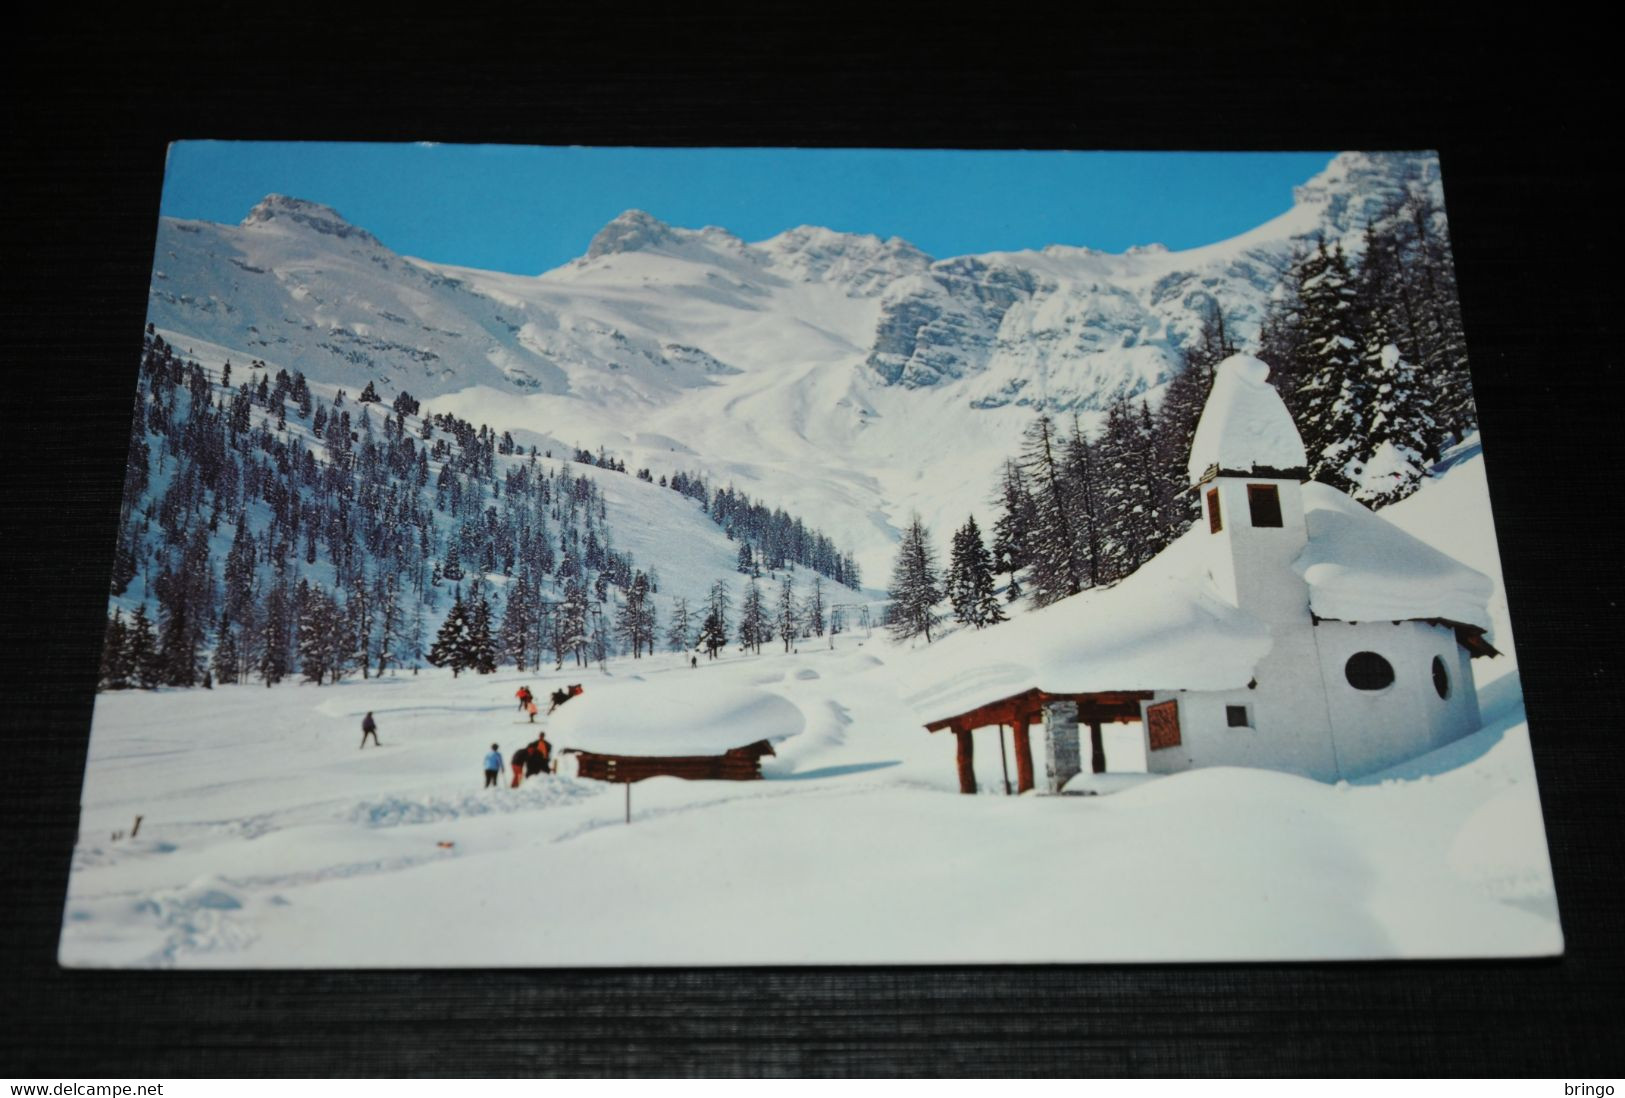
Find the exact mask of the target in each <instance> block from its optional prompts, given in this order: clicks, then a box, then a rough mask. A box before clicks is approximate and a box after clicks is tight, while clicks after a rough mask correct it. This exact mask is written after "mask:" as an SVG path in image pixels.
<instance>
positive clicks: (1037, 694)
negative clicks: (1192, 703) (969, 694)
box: [925, 688, 1152, 793]
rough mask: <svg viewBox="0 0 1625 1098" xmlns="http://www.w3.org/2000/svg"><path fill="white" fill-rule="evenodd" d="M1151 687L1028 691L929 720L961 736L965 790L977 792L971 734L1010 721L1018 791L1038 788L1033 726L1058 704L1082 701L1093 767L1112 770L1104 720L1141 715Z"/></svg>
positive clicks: (1080, 714)
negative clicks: (1108, 765) (1078, 691)
mask: <svg viewBox="0 0 1625 1098" xmlns="http://www.w3.org/2000/svg"><path fill="white" fill-rule="evenodd" d="M1151 696H1152V695H1151V692H1150V691H1148V690H1117V691H1107V692H1095V693H1087V694H1058V693H1055V694H1052V693H1050V692H1049V691H1046V690H1039V689H1036V688H1035V689H1032V690H1024V691H1022V692H1021V693H1019V694H1014V695H1012V696H1010V697H1008V698H1002V699H1000V700H999V701H995V702H989V703H988V704H986V705H979V706H977V707H976V708H975V709H971V710H967V711H966V712H964V713H959V714H957V715H955V716H952V717H943V718H942V719H940V720H935V721H932V722H930V723H929V724H927V725H926V726H925V727H926V729H927V731H930V732H939V731H941V730H942V729H945V728H946V729H950V730H952V732H953V734H954V738H955V739H956V740H957V741H958V752H957V754H958V763H959V791H960V792H961V793H975V792H976V767H975V757H976V755H975V744H974V742H973V740H972V738H971V733H972V732H974V731H975V730H976V729H978V728H986V727H987V726H989V725H995V724H997V725H1006V724H1007V725H1009V726H1010V728H1011V730H1012V731H1013V732H1014V738H1015V752H1016V792H1017V793H1025V792H1026V791H1027V790H1029V789H1032V788H1033V787H1034V782H1033V752H1032V743H1031V740H1030V737H1029V736H1028V729H1030V728H1031V727H1032V726H1033V725H1034V724H1037V723H1039V722H1040V721H1042V720H1043V719H1044V714H1045V712H1046V710H1048V709H1049V708H1050V707H1051V706H1053V705H1055V704H1056V703H1070V704H1071V705H1074V706H1076V712H1077V716H1076V720H1077V723H1078V724H1087V725H1088V726H1089V744H1090V769H1091V771H1092V772H1093V773H1096V774H1100V773H1103V772H1104V771H1105V769H1106V745H1105V739H1104V737H1103V735H1102V733H1101V725H1103V724H1106V723H1108V722H1116V723H1127V722H1130V721H1138V720H1139V719H1140V703H1141V702H1142V701H1146V700H1148V699H1150V698H1151Z"/></svg>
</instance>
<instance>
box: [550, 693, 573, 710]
mask: <svg viewBox="0 0 1625 1098" xmlns="http://www.w3.org/2000/svg"><path fill="white" fill-rule="evenodd" d="M548 697H550V698H551V699H552V701H553V704H552V705H550V706H548V707H547V711H548V713H549V714H551V713H552V712H553V710H555V709H557V708H558V707H559V706H561V705H563V704H564V703H565V702H567V701H569V700H570V692H569V691H568V690H555V691H553V693H552V694H550V695H548Z"/></svg>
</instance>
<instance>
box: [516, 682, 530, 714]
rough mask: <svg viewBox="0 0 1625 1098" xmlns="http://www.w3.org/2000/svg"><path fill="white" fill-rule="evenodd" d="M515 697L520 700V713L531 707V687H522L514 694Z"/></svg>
mask: <svg viewBox="0 0 1625 1098" xmlns="http://www.w3.org/2000/svg"><path fill="white" fill-rule="evenodd" d="M513 696H514V697H516V698H518V699H519V711H520V712H524V711H525V709H526V708H527V707H528V706H529V705H530V701H531V693H530V687H528V686H521V687H520V688H519V689H518V690H515V691H514V692H513Z"/></svg>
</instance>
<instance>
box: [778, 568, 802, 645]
mask: <svg viewBox="0 0 1625 1098" xmlns="http://www.w3.org/2000/svg"><path fill="white" fill-rule="evenodd" d="M773 624H774V625H775V626H776V627H777V628H778V631H779V639H780V640H781V641H783V642H784V650H785V651H786V652H788V651H790V646H791V645H792V644H793V643H795V639H796V637H798V636H800V630H801V612H800V608H799V607H798V606H797V605H796V589H795V579H794V577H793V576H791V575H789V574H786V575H785V577H784V582H783V583H781V584H780V585H779V605H778V614H777V616H776V617H775V619H774V623H773Z"/></svg>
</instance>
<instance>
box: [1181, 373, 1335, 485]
mask: <svg viewBox="0 0 1625 1098" xmlns="http://www.w3.org/2000/svg"><path fill="white" fill-rule="evenodd" d="M1269 376H1270V368H1269V367H1268V366H1267V365H1265V364H1264V363H1263V362H1260V361H1259V360H1258V359H1256V358H1254V357H1252V356H1251V355H1231V356H1230V357H1229V358H1227V359H1225V360H1224V361H1223V362H1221V363H1219V366H1218V371H1217V374H1216V376H1215V377H1214V379H1213V392H1212V393H1211V394H1210V395H1209V396H1208V399H1207V405H1206V406H1205V407H1204V408H1203V409H1202V418H1201V421H1200V422H1198V423H1197V425H1196V438H1195V439H1194V440H1193V441H1192V443H1191V459H1190V465H1189V466H1188V467H1187V469H1186V471H1187V472H1188V473H1189V475H1190V481H1191V483H1192V484H1195V483H1196V482H1197V481H1199V480H1201V479H1202V477H1203V476H1204V475H1205V474H1206V472H1207V470H1208V469H1209V468H1210V467H1214V466H1216V467H1218V468H1220V469H1238V470H1249V469H1301V468H1303V467H1304V466H1305V465H1307V464H1308V458H1307V456H1306V455H1305V453H1304V449H1303V439H1302V438H1301V437H1300V436H1299V434H1298V428H1297V425H1296V424H1294V423H1293V422H1292V415H1291V413H1289V412H1288V411H1287V410H1286V405H1285V404H1283V403H1282V402H1281V395H1280V394H1279V393H1277V392H1276V391H1275V386H1273V385H1271V384H1270V383H1269Z"/></svg>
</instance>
